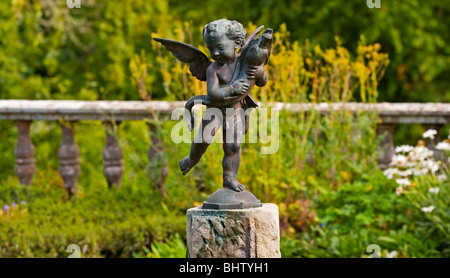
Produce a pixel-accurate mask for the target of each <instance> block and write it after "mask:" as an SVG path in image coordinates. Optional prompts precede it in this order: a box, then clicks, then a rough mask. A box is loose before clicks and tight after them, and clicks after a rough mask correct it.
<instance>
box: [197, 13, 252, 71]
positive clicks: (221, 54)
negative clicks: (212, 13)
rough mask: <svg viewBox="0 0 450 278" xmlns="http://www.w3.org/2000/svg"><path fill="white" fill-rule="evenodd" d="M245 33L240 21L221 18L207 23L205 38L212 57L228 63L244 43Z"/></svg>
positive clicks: (204, 31) (204, 29)
mask: <svg viewBox="0 0 450 278" xmlns="http://www.w3.org/2000/svg"><path fill="white" fill-rule="evenodd" d="M245 33H246V32H245V29H244V27H243V26H242V24H240V23H239V22H237V21H235V20H233V21H231V20H227V19H219V20H216V21H213V22H211V23H209V24H207V25H205V27H204V28H203V40H204V41H205V43H206V46H207V47H208V50H209V52H210V54H211V57H212V58H213V59H214V60H216V61H218V62H220V63H226V62H227V61H230V60H231V59H233V58H234V57H235V53H236V50H237V49H238V48H239V47H241V46H243V45H244V42H245Z"/></svg>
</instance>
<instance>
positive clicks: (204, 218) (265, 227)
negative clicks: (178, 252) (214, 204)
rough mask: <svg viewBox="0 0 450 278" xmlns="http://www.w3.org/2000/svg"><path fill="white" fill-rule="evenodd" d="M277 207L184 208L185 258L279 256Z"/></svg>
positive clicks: (269, 205) (270, 205)
mask: <svg viewBox="0 0 450 278" xmlns="http://www.w3.org/2000/svg"><path fill="white" fill-rule="evenodd" d="M278 215H279V214H278V207H277V206H276V205H275V204H262V206H261V207H258V208H247V209H226V210H214V209H202V207H201V206H200V207H196V208H192V209H189V210H188V211H187V214H186V217H187V224H186V231H187V254H186V256H187V257H188V258H280V257H281V253H280V229H279V217H278Z"/></svg>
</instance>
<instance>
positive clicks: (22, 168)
mask: <svg viewBox="0 0 450 278" xmlns="http://www.w3.org/2000/svg"><path fill="white" fill-rule="evenodd" d="M14 123H15V125H16V127H17V130H18V139H17V145H16V148H15V149H14V155H15V156H16V166H15V168H14V171H15V173H16V175H17V177H19V180H20V184H23V185H31V183H32V181H33V176H34V173H35V172H36V166H35V164H34V161H35V159H34V154H35V151H34V146H33V142H32V141H31V138H30V125H31V121H14Z"/></svg>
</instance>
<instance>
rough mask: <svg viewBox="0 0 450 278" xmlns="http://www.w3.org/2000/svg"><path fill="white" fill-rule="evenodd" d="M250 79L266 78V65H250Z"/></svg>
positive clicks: (248, 73) (248, 71)
mask: <svg viewBox="0 0 450 278" xmlns="http://www.w3.org/2000/svg"><path fill="white" fill-rule="evenodd" d="M247 76H248V79H263V78H264V65H260V66H249V67H248V70H247Z"/></svg>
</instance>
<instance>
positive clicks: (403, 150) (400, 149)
mask: <svg viewBox="0 0 450 278" xmlns="http://www.w3.org/2000/svg"><path fill="white" fill-rule="evenodd" d="M413 149H414V147H413V146H409V145H401V146H398V147H396V148H395V152H396V153H409V152H410V151H412V150H413Z"/></svg>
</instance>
